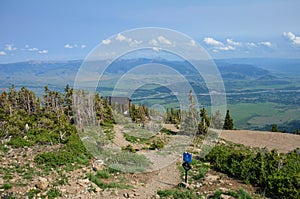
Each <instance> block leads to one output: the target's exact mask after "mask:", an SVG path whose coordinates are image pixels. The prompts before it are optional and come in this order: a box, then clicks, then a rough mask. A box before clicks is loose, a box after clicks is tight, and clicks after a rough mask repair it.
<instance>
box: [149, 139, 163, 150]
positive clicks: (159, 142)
mask: <svg viewBox="0 0 300 199" xmlns="http://www.w3.org/2000/svg"><path fill="white" fill-rule="evenodd" d="M164 146H165V143H164V142H163V141H162V140H161V139H155V140H153V141H152V143H151V144H150V146H149V149H151V150H155V149H162V148H164Z"/></svg>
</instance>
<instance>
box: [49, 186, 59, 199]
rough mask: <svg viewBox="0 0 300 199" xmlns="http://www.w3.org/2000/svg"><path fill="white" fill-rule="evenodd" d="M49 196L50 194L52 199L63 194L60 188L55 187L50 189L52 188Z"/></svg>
mask: <svg viewBox="0 0 300 199" xmlns="http://www.w3.org/2000/svg"><path fill="white" fill-rule="evenodd" d="M47 196H48V198H49V199H52V198H56V197H60V196H61V193H60V192H59V190H58V189H56V188H53V189H50V190H49V191H48V192H47Z"/></svg>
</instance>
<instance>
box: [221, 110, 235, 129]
mask: <svg viewBox="0 0 300 199" xmlns="http://www.w3.org/2000/svg"><path fill="white" fill-rule="evenodd" d="M223 129H224V130H232V129H233V119H231V117H230V114H229V110H227V112H226V116H225V122H224V125H223Z"/></svg>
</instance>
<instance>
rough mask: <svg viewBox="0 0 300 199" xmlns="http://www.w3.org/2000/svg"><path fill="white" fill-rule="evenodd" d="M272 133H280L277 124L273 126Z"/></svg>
mask: <svg viewBox="0 0 300 199" xmlns="http://www.w3.org/2000/svg"><path fill="white" fill-rule="evenodd" d="M271 131H272V132H278V125H277V124H273V125H272V129H271Z"/></svg>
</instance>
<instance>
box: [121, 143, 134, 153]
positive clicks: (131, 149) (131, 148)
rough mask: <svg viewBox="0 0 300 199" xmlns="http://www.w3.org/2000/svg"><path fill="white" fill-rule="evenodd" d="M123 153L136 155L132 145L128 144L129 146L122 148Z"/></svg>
mask: <svg viewBox="0 0 300 199" xmlns="http://www.w3.org/2000/svg"><path fill="white" fill-rule="evenodd" d="M121 149H122V150H123V151H129V152H131V153H135V152H136V151H135V149H134V148H133V146H132V145H130V144H128V145H127V146H122V148H121Z"/></svg>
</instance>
